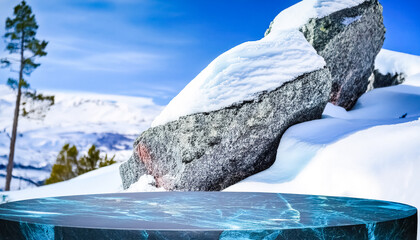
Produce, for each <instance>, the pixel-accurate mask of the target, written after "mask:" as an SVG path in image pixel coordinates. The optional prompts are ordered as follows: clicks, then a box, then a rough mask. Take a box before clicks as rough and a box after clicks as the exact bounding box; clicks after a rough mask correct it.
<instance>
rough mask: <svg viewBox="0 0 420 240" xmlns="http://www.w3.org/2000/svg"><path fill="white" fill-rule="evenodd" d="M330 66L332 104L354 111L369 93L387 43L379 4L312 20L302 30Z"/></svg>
mask: <svg viewBox="0 0 420 240" xmlns="http://www.w3.org/2000/svg"><path fill="white" fill-rule="evenodd" d="M300 30H301V31H302V32H303V33H304V35H305V37H306V39H307V40H308V41H309V42H310V43H311V44H312V45H313V47H314V48H315V49H316V50H317V52H318V54H319V55H321V56H322V57H323V58H324V59H325V61H326V62H327V66H328V69H329V70H330V72H331V77H332V80H333V83H332V92H331V97H330V101H331V102H332V103H333V104H335V105H338V106H341V107H344V108H345V109H347V110H349V109H351V108H352V107H353V106H354V104H355V103H356V101H357V99H358V98H359V97H360V96H361V95H362V94H363V93H365V92H366V90H367V88H368V85H369V77H370V76H371V74H372V72H373V70H374V62H375V57H376V55H377V54H378V53H379V51H380V50H381V48H382V45H383V42H384V39H385V27H384V25H383V16H382V6H381V5H380V4H379V2H378V1H377V0H368V1H365V2H364V3H362V4H360V5H358V6H356V7H352V8H347V9H343V10H341V11H338V12H335V13H333V14H331V15H328V16H326V17H323V18H320V19H311V20H310V21H309V22H308V23H307V24H305V25H304V26H303V27H302V28H301V29H300Z"/></svg>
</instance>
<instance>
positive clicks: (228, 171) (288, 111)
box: [120, 69, 331, 191]
mask: <svg viewBox="0 0 420 240" xmlns="http://www.w3.org/2000/svg"><path fill="white" fill-rule="evenodd" d="M330 88H331V80H330V76H329V72H328V70H326V69H321V70H318V71H315V72H312V73H308V74H305V75H303V76H300V77H298V78H297V79H295V80H293V81H290V82H288V83H286V84H284V85H282V86H281V87H279V88H278V89H276V90H274V91H271V92H262V93H260V94H259V96H258V97H257V98H256V99H255V100H253V101H248V102H243V103H240V104H236V105H233V106H230V107H228V108H225V109H221V110H218V111H213V112H208V113H198V114H193V115H189V116H184V117H181V118H180V119H179V120H177V121H172V122H170V123H167V124H165V125H160V126H157V127H154V128H150V129H149V130H147V131H145V132H143V133H142V134H141V136H140V137H139V138H138V139H137V140H136V141H135V143H134V146H135V151H136V154H137V155H138V156H139V158H136V157H132V158H131V159H130V160H129V161H128V162H126V163H124V164H122V165H121V168H120V170H121V176H122V179H123V182H124V188H127V187H128V186H129V185H130V184H131V183H133V182H135V181H136V180H137V179H136V178H137V177H139V174H138V171H137V173H136V174H137V175H136V176H134V174H133V173H132V170H130V169H132V168H138V167H136V164H134V163H135V161H139V162H137V164H138V165H144V166H145V168H146V170H145V169H142V170H140V171H141V172H140V174H142V173H145V174H146V173H147V174H150V175H152V176H154V177H155V179H156V182H157V185H158V186H159V187H164V188H165V189H168V190H202V191H212V190H221V189H223V188H226V187H228V186H230V185H232V184H234V183H236V182H238V181H240V180H242V179H244V178H246V177H248V176H250V175H252V174H255V173H257V172H259V171H262V170H264V169H267V168H268V167H269V166H270V165H271V164H272V163H273V162H274V160H275V156H276V149H277V147H278V144H279V141H280V137H281V135H282V134H283V133H284V131H285V130H286V129H287V128H288V127H289V126H291V125H293V124H297V123H300V122H303V121H308V120H311V119H316V118H320V117H321V114H322V112H323V109H324V107H325V105H326V104H327V102H328V94H326V93H328V92H329V91H330Z"/></svg>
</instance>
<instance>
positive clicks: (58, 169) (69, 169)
mask: <svg viewBox="0 0 420 240" xmlns="http://www.w3.org/2000/svg"><path fill="white" fill-rule="evenodd" d="M100 153H101V152H100V150H99V149H96V146H95V145H92V146H91V147H90V148H89V150H88V154H87V155H85V156H83V157H81V158H79V159H77V155H78V154H79V152H78V151H77V148H76V146H74V145H73V146H72V147H70V145H69V144H65V145H64V146H63V148H62V149H61V151H60V153H59V154H58V156H57V160H56V163H55V164H54V166H53V167H52V171H51V175H50V178H48V179H47V180H46V181H45V184H51V183H57V182H61V181H65V180H69V179H71V178H74V177H77V176H79V175H82V174H84V173H87V172H90V171H92V170H95V169H98V168H101V167H105V166H109V165H111V164H114V163H116V161H115V160H114V158H115V155H114V156H113V157H112V158H110V159H108V155H105V157H104V158H102V157H101V156H100Z"/></svg>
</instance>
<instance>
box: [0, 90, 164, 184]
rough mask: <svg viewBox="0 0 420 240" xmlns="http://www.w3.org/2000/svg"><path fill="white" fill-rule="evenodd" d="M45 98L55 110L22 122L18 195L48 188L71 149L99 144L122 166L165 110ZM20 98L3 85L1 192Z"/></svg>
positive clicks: (138, 102)
mask: <svg viewBox="0 0 420 240" xmlns="http://www.w3.org/2000/svg"><path fill="white" fill-rule="evenodd" d="M42 92H43V93H47V94H50V95H55V105H54V106H52V107H51V109H50V110H49V111H48V112H47V113H46V116H45V118H44V119H27V118H23V117H21V118H20V119H19V125H18V137H17V141H16V150H15V161H14V163H15V164H14V169H13V179H12V189H24V188H27V187H35V186H37V185H40V184H42V183H43V181H44V180H45V179H46V178H48V177H49V175H50V171H51V167H52V165H53V164H54V163H55V160H56V157H57V154H58V152H59V151H60V150H61V148H62V147H63V145H64V144H66V143H70V144H74V145H76V146H77V148H78V150H79V152H80V154H85V153H86V151H87V149H88V148H89V147H90V146H91V145H92V144H95V145H96V146H97V147H99V149H100V150H101V151H103V152H106V153H108V155H111V156H112V155H113V154H115V155H116V160H118V161H122V160H124V159H127V158H128V157H129V156H130V155H131V153H132V150H131V149H132V142H133V141H134V139H135V137H136V136H137V135H138V134H139V133H140V132H141V131H143V130H145V129H146V128H148V127H149V126H150V123H151V122H152V120H153V118H154V117H155V116H156V115H157V114H158V113H159V110H160V109H161V107H160V106H158V105H156V104H154V103H153V101H152V99H149V98H141V97H128V96H116V95H104V94H93V93H70V92H55V91H54V92H51V91H50V92H47V91H42ZM15 98H16V95H15V93H14V92H13V91H12V90H11V89H10V88H9V87H7V86H6V85H0V189H2V188H3V187H4V184H5V172H6V166H7V162H8V154H9V144H10V138H9V136H10V132H11V127H12V122H13V118H12V117H13V111H14V103H15Z"/></svg>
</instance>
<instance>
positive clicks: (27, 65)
mask: <svg viewBox="0 0 420 240" xmlns="http://www.w3.org/2000/svg"><path fill="white" fill-rule="evenodd" d="M13 15H14V18H7V19H6V34H5V35H4V37H5V39H6V41H7V46H6V50H7V51H8V52H9V54H10V55H11V56H12V57H9V58H4V59H1V60H0V63H1V65H2V67H11V65H12V64H17V65H18V66H19V67H18V69H19V78H18V79H13V78H9V79H8V81H7V84H8V85H9V86H10V87H11V88H12V89H14V90H17V95H16V106H15V112H14V115H13V127H12V136H11V138H10V153H9V162H8V165H7V174H6V186H5V190H6V191H8V190H10V182H11V180H12V170H13V159H14V154H15V144H16V135H17V127H18V120H19V112H20V105H21V98H22V94H23V95H24V96H26V97H28V98H30V99H32V100H34V101H49V102H50V104H49V105H50V106H51V105H52V104H54V97H53V96H47V97H46V96H43V95H41V94H39V95H38V94H36V92H35V93H31V92H30V91H29V83H28V82H27V80H25V79H24V78H23V77H24V75H25V76H29V75H30V74H31V73H32V71H34V70H35V69H36V68H37V67H39V66H40V64H39V63H36V62H34V60H35V58H37V57H42V56H45V55H47V52H46V51H45V48H46V47H47V44H48V42H46V41H40V40H38V39H36V38H35V36H36V30H37V29H38V25H37V23H36V21H35V15H34V14H32V10H31V7H30V6H28V5H27V4H26V2H25V1H22V2H21V3H20V4H18V5H17V6H16V7H15V8H14V12H13ZM25 103H26V102H25ZM31 111H32V110H28V109H27V108H26V107H25V106H24V107H23V115H24V116H28V115H29V114H30V113H31Z"/></svg>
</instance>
